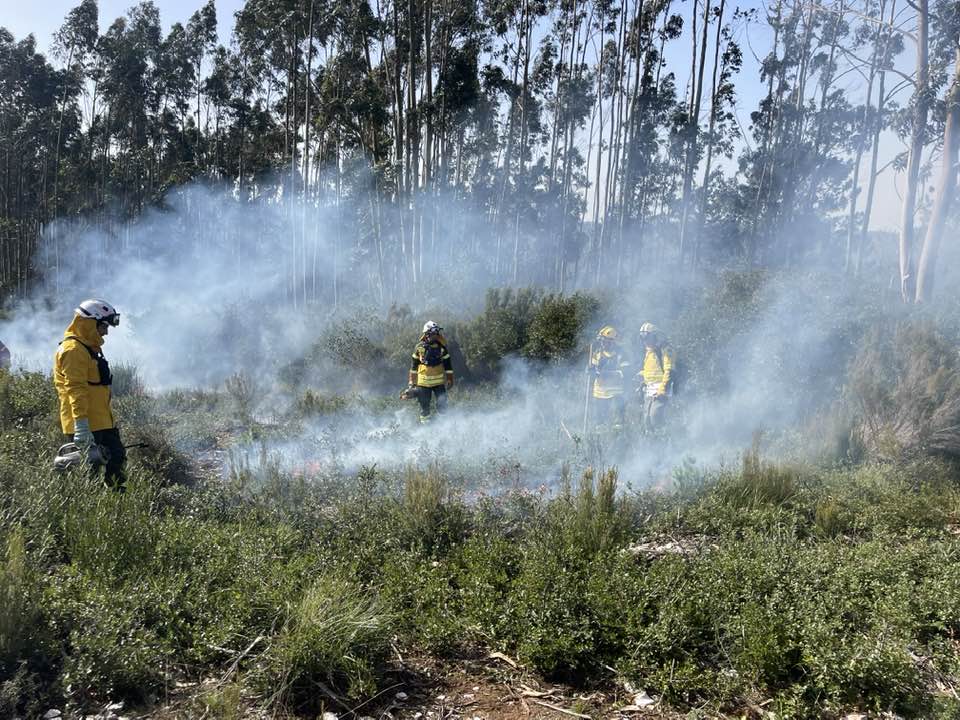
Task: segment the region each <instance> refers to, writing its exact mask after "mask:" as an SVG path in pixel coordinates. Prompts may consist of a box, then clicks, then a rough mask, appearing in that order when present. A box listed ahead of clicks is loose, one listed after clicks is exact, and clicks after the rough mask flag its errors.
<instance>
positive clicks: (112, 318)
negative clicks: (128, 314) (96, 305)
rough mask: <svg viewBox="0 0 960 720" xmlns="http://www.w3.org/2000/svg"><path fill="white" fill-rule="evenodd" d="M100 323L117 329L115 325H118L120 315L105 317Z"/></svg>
mask: <svg viewBox="0 0 960 720" xmlns="http://www.w3.org/2000/svg"><path fill="white" fill-rule="evenodd" d="M100 322H105V323H106V324H107V325H110V326H111V327H117V325H119V324H120V313H114V314H113V315H107V317H105V318H103V320H101V321H100Z"/></svg>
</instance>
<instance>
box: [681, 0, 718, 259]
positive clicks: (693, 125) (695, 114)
mask: <svg viewBox="0 0 960 720" xmlns="http://www.w3.org/2000/svg"><path fill="white" fill-rule="evenodd" d="M694 17H696V13H694ZM709 23H710V0H704V5H703V36H702V38H701V41H700V67H699V69H698V70H697V74H696V77H695V79H694V77H691V82H695V90H694V91H693V92H691V99H692V101H693V102H692V105H691V110H690V119H689V121H688V123H687V157H686V163H685V165H684V170H683V195H682V197H681V201H680V253H679V263H680V264H681V265H682V264H683V256H684V252H685V251H686V248H687V228H688V224H687V220H688V217H689V214H690V192H691V190H692V188H693V173H694V171H695V170H696V166H697V156H698V155H699V147H698V139H699V134H700V107H701V101H702V98H703V73H704V69H705V68H706V65H707V35H708V34H709V33H708V32H707V30H708V28H709ZM719 28H720V25H719V23H718V24H717V36H718V43H719V34H720V29H719ZM693 57H694V66H696V57H697V52H696V45H694V52H693ZM712 122H713V119H712V118H711V123H712Z"/></svg>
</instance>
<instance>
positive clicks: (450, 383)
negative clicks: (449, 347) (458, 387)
mask: <svg viewBox="0 0 960 720" xmlns="http://www.w3.org/2000/svg"><path fill="white" fill-rule="evenodd" d="M446 386H447V390H449V389H450V388H452V387H453V373H447V379H446Z"/></svg>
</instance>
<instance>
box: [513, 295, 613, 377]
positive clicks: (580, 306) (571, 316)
mask: <svg viewBox="0 0 960 720" xmlns="http://www.w3.org/2000/svg"><path fill="white" fill-rule="evenodd" d="M599 309H600V303H599V301H598V300H597V299H596V298H593V297H591V296H589V295H585V294H581V293H575V294H574V295H571V296H569V297H564V296H562V295H547V296H546V297H544V298H543V300H542V301H541V302H540V306H539V307H538V308H537V311H536V314H535V315H534V316H533V318H532V319H531V321H530V325H529V327H528V328H527V341H526V343H524V346H523V350H522V352H523V354H524V356H526V357H528V358H532V359H535V360H541V361H544V362H546V361H556V362H562V361H567V360H570V359H571V358H572V357H574V355H575V354H576V353H577V352H578V351H580V350H581V348H582V338H583V333H584V330H585V328H586V327H588V326H589V325H590V323H591V322H592V321H593V318H594V317H595V316H596V314H597V311H598V310H599Z"/></svg>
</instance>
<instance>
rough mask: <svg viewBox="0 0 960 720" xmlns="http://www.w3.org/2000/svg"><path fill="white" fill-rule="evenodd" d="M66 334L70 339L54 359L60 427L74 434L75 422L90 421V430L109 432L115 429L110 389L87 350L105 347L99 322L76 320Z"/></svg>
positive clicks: (54, 381)
mask: <svg viewBox="0 0 960 720" xmlns="http://www.w3.org/2000/svg"><path fill="white" fill-rule="evenodd" d="M63 335H64V337H65V338H67V339H65V340H64V341H63V342H62V343H60V347H59V348H58V349H57V354H56V355H55V356H54V360H53V384H54V386H55V387H56V388H57V395H58V396H59V398H60V427H61V429H62V430H63V432H64V433H65V434H67V435H71V434H73V432H74V425H73V422H74V420H77V419H79V418H87V419H88V420H89V421H90V430H93V431H95V430H108V429H109V428H112V427H113V426H114V422H113V411H112V410H111V409H110V386H109V385H100V384H99V383H100V382H101V380H102V378H101V377H100V369H99V368H98V366H97V361H96V360H94V359H93V358H92V357H91V356H90V352H89V351H88V350H87V348H88V347H89V348H91V349H92V350H93V351H95V352H98V351H99V350H100V348H101V346H102V345H103V338H102V337H100V333H98V332H97V321H96V320H94V319H93V318H82V317H75V318H74V319H73V322H72V323H70V327H68V328H67V329H66V331H65V332H64V333H63ZM76 338H79V339H76ZM84 345H86V347H84Z"/></svg>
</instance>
